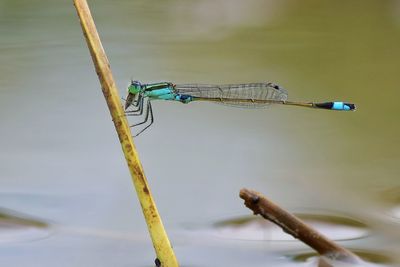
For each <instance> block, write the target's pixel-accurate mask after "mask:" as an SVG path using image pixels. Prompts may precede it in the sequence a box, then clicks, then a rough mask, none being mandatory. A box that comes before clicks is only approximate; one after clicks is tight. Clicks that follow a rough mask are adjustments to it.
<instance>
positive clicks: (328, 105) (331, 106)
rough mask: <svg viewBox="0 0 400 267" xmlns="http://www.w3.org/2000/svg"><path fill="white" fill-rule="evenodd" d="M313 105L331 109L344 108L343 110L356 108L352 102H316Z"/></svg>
mask: <svg viewBox="0 0 400 267" xmlns="http://www.w3.org/2000/svg"><path fill="white" fill-rule="evenodd" d="M315 106H316V107H317V108H323V109H331V110H345V111H352V110H353V111H354V110H356V105H354V104H352V103H345V102H324V103H316V104H315Z"/></svg>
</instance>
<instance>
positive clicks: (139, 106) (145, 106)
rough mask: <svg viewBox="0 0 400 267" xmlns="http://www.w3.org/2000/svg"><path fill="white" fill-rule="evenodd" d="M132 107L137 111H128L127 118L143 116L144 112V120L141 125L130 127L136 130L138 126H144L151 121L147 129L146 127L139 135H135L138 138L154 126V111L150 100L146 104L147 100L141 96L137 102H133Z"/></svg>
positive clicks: (136, 124)
mask: <svg viewBox="0 0 400 267" xmlns="http://www.w3.org/2000/svg"><path fill="white" fill-rule="evenodd" d="M131 106H133V107H135V109H133V110H128V111H126V112H125V114H126V116H142V115H143V112H144V120H143V121H141V122H139V123H135V124H132V125H130V126H129V127H131V128H135V127H137V126H140V125H143V124H145V123H147V122H148V121H149V119H150V123H149V124H148V125H146V127H144V128H143V129H142V130H140V131H139V132H138V133H137V134H135V135H134V137H136V136H138V135H139V134H141V133H142V132H143V131H145V130H146V129H147V128H149V127H150V126H151V125H152V124H153V122H154V116H153V109H152V106H151V102H150V99H148V98H147V101H146V103H145V98H144V97H143V95H141V94H140V95H139V96H138V98H137V99H136V100H135V101H133V102H132V104H131Z"/></svg>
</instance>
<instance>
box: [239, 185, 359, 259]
mask: <svg viewBox="0 0 400 267" xmlns="http://www.w3.org/2000/svg"><path fill="white" fill-rule="evenodd" d="M240 197H241V198H242V199H244V204H245V205H246V207H248V208H249V209H251V210H252V211H253V212H254V214H255V215H257V214H260V215H261V216H262V217H264V218H265V219H267V220H269V221H271V222H273V223H275V224H276V225H278V226H279V227H281V228H282V229H283V231H285V232H286V233H288V234H290V235H291V236H293V237H294V238H297V239H299V240H301V241H302V242H304V243H305V244H307V245H309V246H310V247H311V248H313V249H314V250H316V251H317V252H318V253H319V254H320V255H323V256H325V257H327V258H329V259H332V260H336V261H344V262H349V263H358V262H360V259H359V258H358V257H357V256H356V255H355V254H353V253H352V252H351V251H349V250H347V249H345V248H343V247H341V246H339V245H338V244H336V243H335V242H333V241H332V240H330V239H328V238H327V237H326V236H324V235H322V234H321V233H319V232H317V231H316V230H315V229H313V228H311V227H310V226H308V225H307V224H305V223H304V222H302V221H301V220H300V219H299V218H297V217H296V216H294V215H292V214H290V213H289V212H287V211H285V210H284V209H282V208H281V207H279V206H278V205H276V204H275V203H273V202H272V201H271V200H269V199H267V198H266V197H264V196H263V195H261V194H260V193H258V192H256V191H252V190H248V189H245V188H243V189H242V190H240Z"/></svg>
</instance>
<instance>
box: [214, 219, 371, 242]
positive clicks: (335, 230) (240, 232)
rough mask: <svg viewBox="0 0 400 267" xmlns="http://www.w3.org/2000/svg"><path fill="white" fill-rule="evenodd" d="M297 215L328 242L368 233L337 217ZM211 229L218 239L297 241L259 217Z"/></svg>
mask: <svg viewBox="0 0 400 267" xmlns="http://www.w3.org/2000/svg"><path fill="white" fill-rule="evenodd" d="M296 216H297V217H299V218H300V219H301V220H303V221H304V222H305V223H306V224H308V225H310V226H312V227H313V228H314V229H316V230H317V231H318V232H320V233H322V234H323V235H325V236H327V237H328V238H329V239H332V240H336V241H339V240H352V239H359V238H363V237H366V236H367V235H368V233H369V229H368V228H369V227H368V226H367V225H365V224H364V223H361V222H359V221H358V220H355V219H353V218H349V217H344V216H340V215H339V214H336V215H333V214H322V213H321V214H317V213H314V214H307V213H297V214H296ZM213 230H214V235H215V236H217V237H220V238H231V239H242V240H258V241H289V240H291V241H294V240H296V239H294V238H293V237H292V236H291V235H288V234H287V233H285V232H283V231H282V229H281V228H279V227H278V226H276V225H275V224H273V223H271V222H269V221H267V220H265V219H263V218H261V217H260V216H244V217H237V218H232V219H228V220H223V221H219V222H217V223H215V224H214V229H213Z"/></svg>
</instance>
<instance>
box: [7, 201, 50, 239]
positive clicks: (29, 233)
mask: <svg viewBox="0 0 400 267" xmlns="http://www.w3.org/2000/svg"><path fill="white" fill-rule="evenodd" d="M49 235H50V227H49V224H47V223H46V222H44V221H41V220H38V219H35V218H33V217H31V216H29V215H25V214H21V213H17V212H15V211H12V210H8V209H4V208H0V244H1V243H10V242H23V241H33V240H38V239H43V238H45V237H47V236H49Z"/></svg>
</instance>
